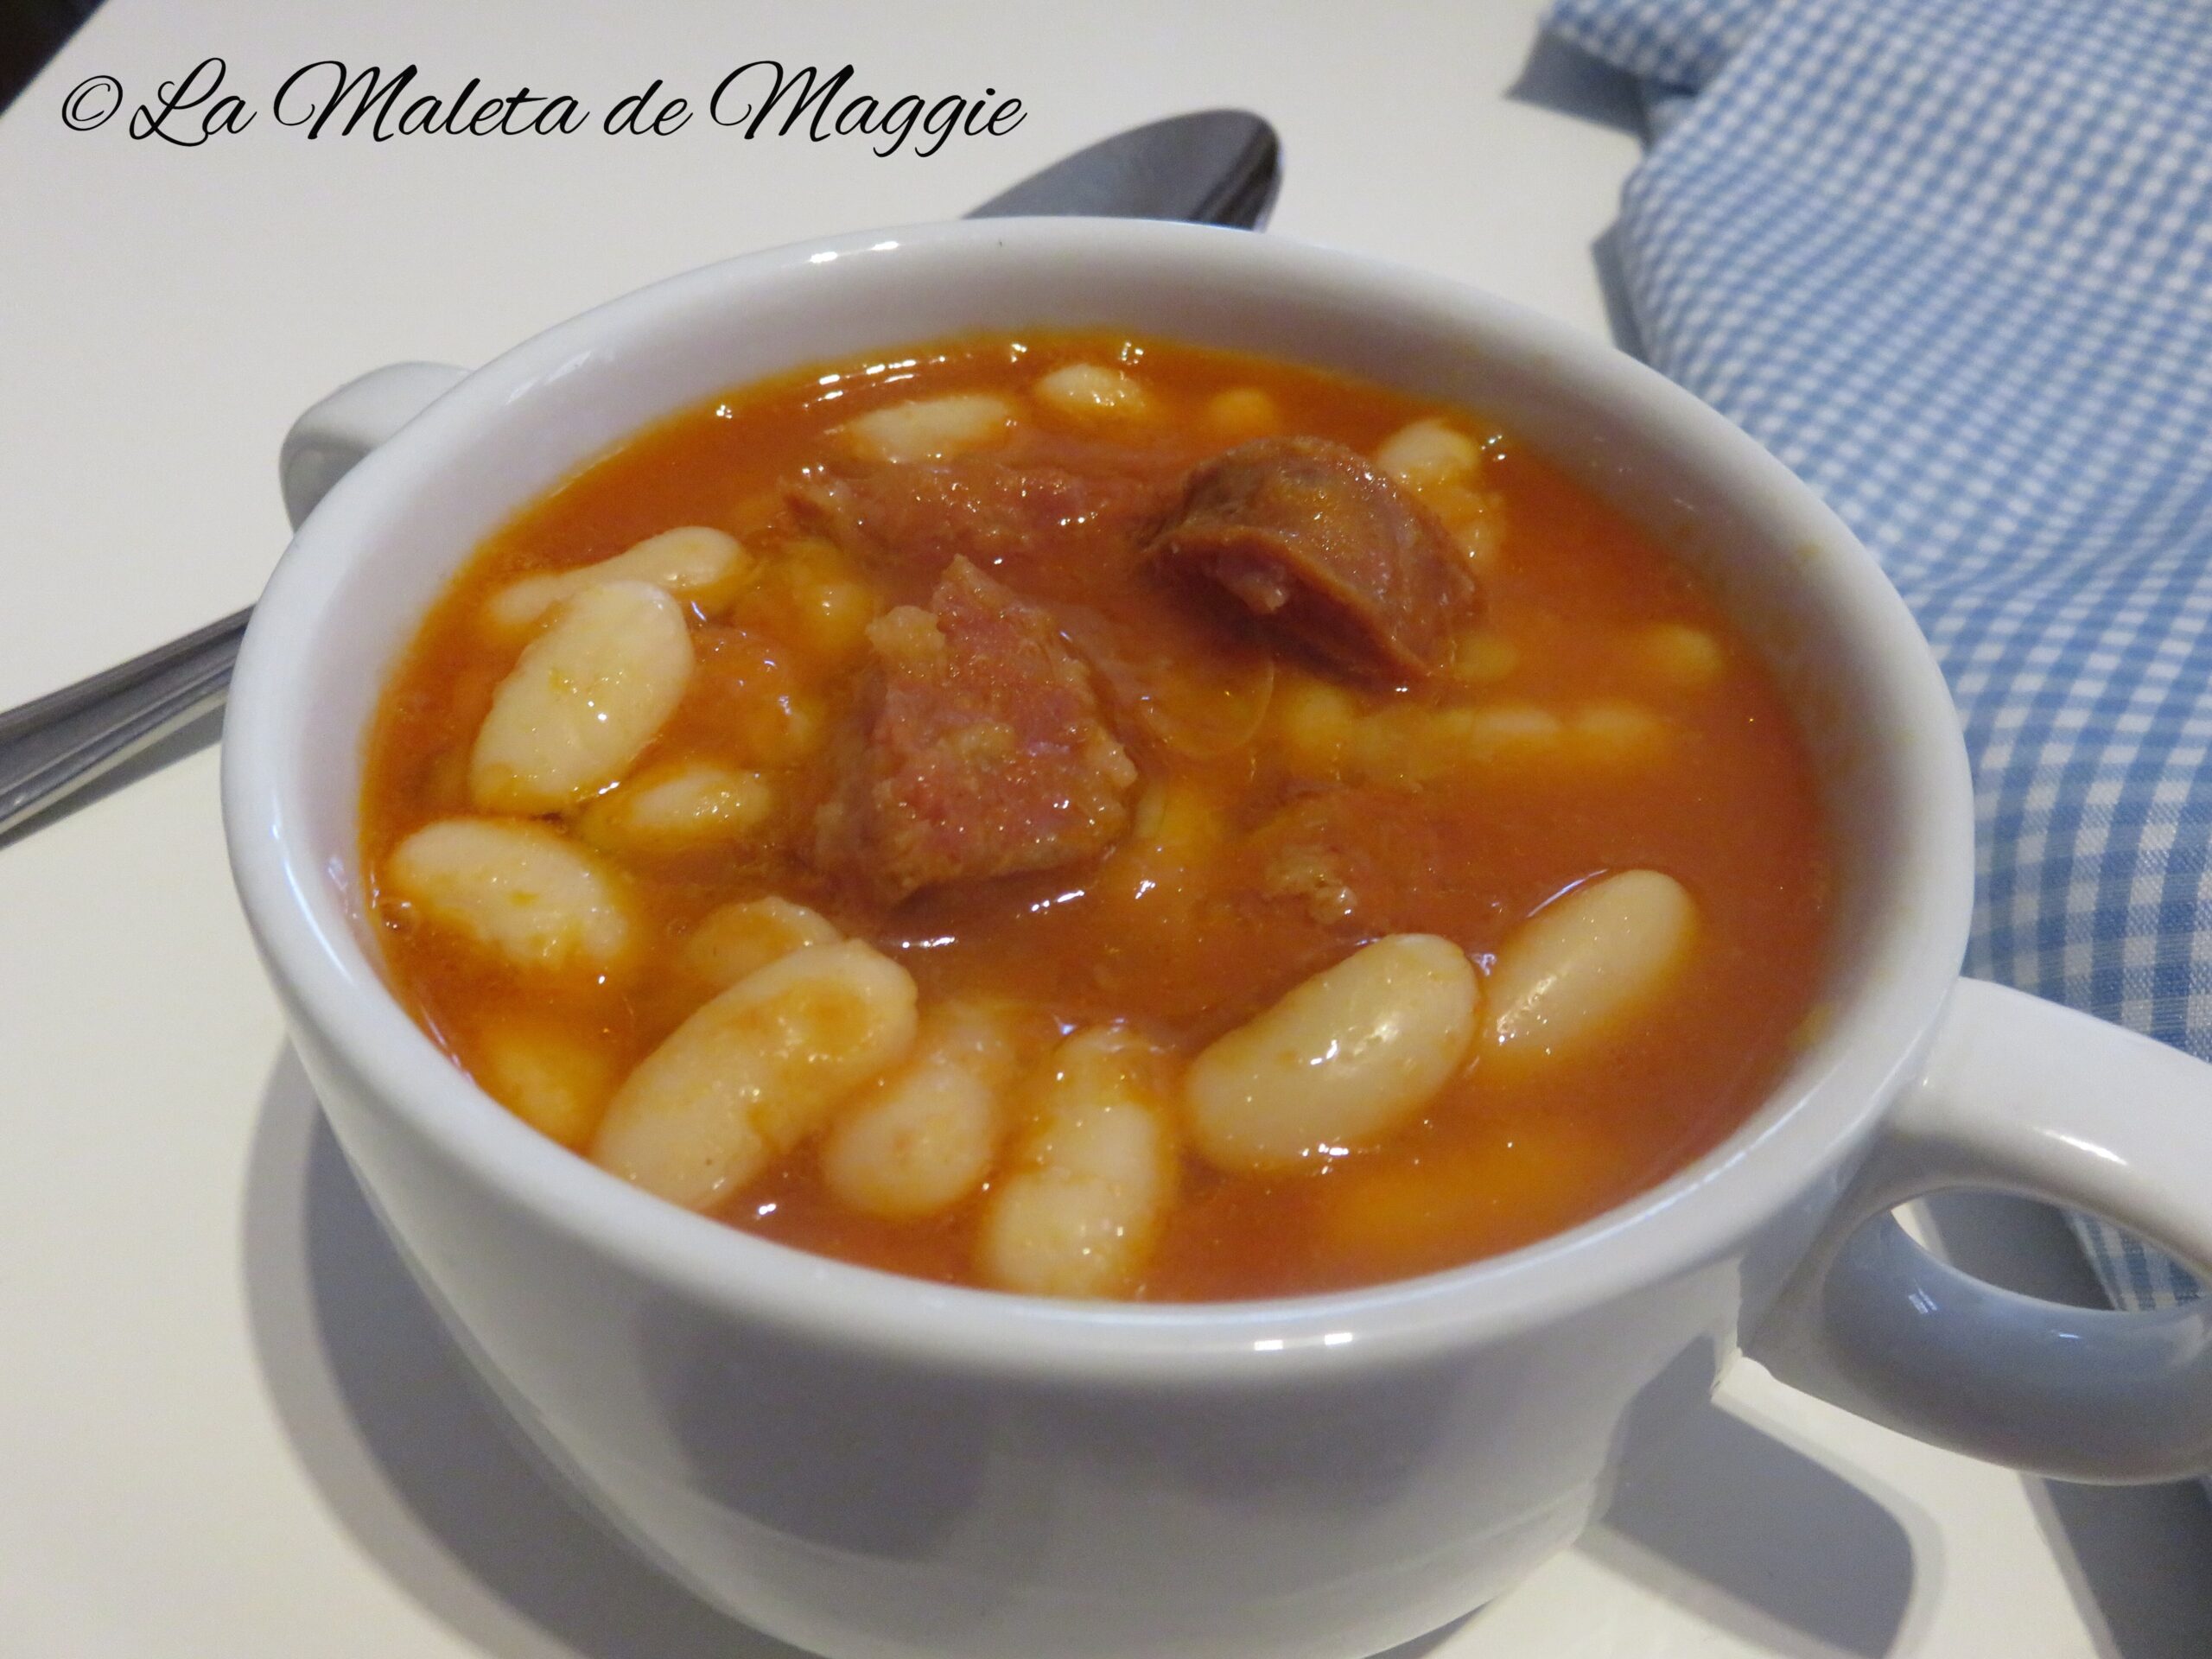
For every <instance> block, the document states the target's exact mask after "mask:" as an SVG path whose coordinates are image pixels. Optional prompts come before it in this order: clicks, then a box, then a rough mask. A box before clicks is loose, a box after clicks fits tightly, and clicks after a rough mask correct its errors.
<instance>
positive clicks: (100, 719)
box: [0, 110, 1282, 836]
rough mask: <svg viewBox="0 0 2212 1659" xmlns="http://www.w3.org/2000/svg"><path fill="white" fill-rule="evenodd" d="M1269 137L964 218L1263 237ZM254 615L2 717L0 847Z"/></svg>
mask: <svg viewBox="0 0 2212 1659" xmlns="http://www.w3.org/2000/svg"><path fill="white" fill-rule="evenodd" d="M1281 154H1282V152H1281V144H1280V143H1278V141H1277V139H1276V137H1275V131H1274V128H1273V127H1271V126H1269V125H1268V123H1267V122H1266V121H1264V120H1262V118H1260V117H1258V116H1256V115H1252V114H1249V113H1247V112H1245V111H1242V110H1205V111H1198V112H1197V113H1195V114H1192V115H1177V116H1170V117H1168V118H1166V119H1164V120H1160V121H1154V122H1149V123H1147V124H1145V125H1143V126H1141V127H1132V128H1131V129H1130V130H1128V131H1127V132H1121V133H1116V134H1115V135H1114V136H1113V137H1110V138H1104V139H1101V140H1100V141H1099V142H1098V143H1095V144H1090V145H1088V146H1086V147H1085V148H1084V149H1079V150H1077V151H1076V152H1075V153H1074V154H1073V155H1071V156H1066V157H1065V158H1064V159H1062V160H1060V161H1058V162H1053V163H1052V165H1051V166H1050V167H1047V168H1044V169H1043V170H1042V171H1041V172H1038V173H1033V174H1032V175H1030V176H1029V177H1027V178H1026V179H1024V180H1022V181H1020V183H1019V184H1016V185H1014V187H1013V188H1011V189H1008V190H1005V191H1002V192H1001V193H1000V194H998V195H995V196H993V197H992V198H991V199H990V200H988V201H987V202H985V203H984V204H983V205H982V207H978V208H976V210H975V211H974V212H973V213H969V215H968V217H969V218H970V219H1005V218H1011V217H1014V216H1015V215H1018V214H1032V213H1050V214H1057V213H1090V214H1097V215H1103V216H1107V217H1111V218H1118V219H1187V220H1190V221H1192V222H1193V223H1196V224H1202V225H1225V226H1234V227H1236V228H1238V229H1242V230H1256V229H1258V228H1259V227H1260V226H1261V225H1262V223H1263V222H1265V220H1266V218H1267V214H1268V209H1269V208H1270V207H1273V206H1274V197H1275V191H1276V188H1277V186H1278V185H1279V184H1280V182H1281ZM251 615H252V612H251V609H248V610H244V611H239V612H238V613H236V614H234V615H231V616H226V617H225V618H224V619H223V620H221V621H219V622H213V623H210V624H209V625H208V626H206V627H204V628H201V629H200V631H199V632H196V633H189V634H187V635H186V636H185V637H184V638H183V639H176V640H172V641H171V642H170V643H169V644H168V645H162V646H159V647H157V648H156V649H155V650H153V651H149V652H147V653H146V654H145V655H143V657H134V658H131V659H130V661H129V662H127V663H121V664H117V665H116V666H115V667H113V668H111V669H108V670H106V671H104V672H102V673H99V674H95V675H93V676H92V677H90V678H89V679H83V680H79V681H78V682H77V683H75V684H74V685H69V686H64V687H63V688H62V689H61V690H59V691H56V692H54V693H52V694H51V695H50V696H43V697H40V698H38V699H36V700H35V701H34V702H26V703H23V704H22V705H21V706H19V707H17V708H15V709H10V710H8V711H7V712H6V713H5V714H0V836H5V835H7V834H8V832H9V831H10V830H12V829H16V828H17V827H19V826H21V825H24V824H27V823H29V822H30V821H31V820H32V819H34V818H35V817H38V816H39V815H41V813H44V812H47V811H48V810H51V809H52V808H53V807H54V805H55V804H57V803H59V802H60V801H62V800H64V799H66V798H68V797H69V796H71V795H73V794H74V793H75V792H76V791H79V790H80V789H82V788H83V787H84V786H85V785H87V784H89V783H91V782H92V781H93V779H97V778H99V777H100V776H101V775H102V774H104V773H105V772H110V771H111V770H113V769H114V768H115V767H117V766H120V765H121V764H122V763H123V762H124V761H125V760H130V758H131V757H133V756H134V755H137V754H141V753H143V752H144V751H146V750H147V749H148V748H149V747H151V746H152V745H154V744H156V743H157V742H159V741H161V740H162V738H164V737H167V736H169V735H170V734H173V733H175V732H177V731H180V730H181V729H182V728H184V727H186V726H188V725H189V724H190V723H191V722H192V721H195V720H197V719H199V718H200V717H201V716H202V715H207V714H209V713H211V712H212V711H213V710H214V709H219V708H221V707H222V705H223V701H224V699H225V698H226V696H228V695H229V693H230V686H231V664H232V662H233V661H235V660H236V658H237V657H238V641H239V639H242V638H243V637H244V636H245V625H246V621H247V619H248V618H249V617H251Z"/></svg>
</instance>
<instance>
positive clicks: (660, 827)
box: [576, 760, 776, 853]
mask: <svg viewBox="0 0 2212 1659" xmlns="http://www.w3.org/2000/svg"><path fill="white" fill-rule="evenodd" d="M775 808H776V791H775V787H774V785H772V784H770V783H769V782H768V780H767V779H765V778H763V777H762V776H761V775H760V773H759V772H739V771H737V770H735V769H734V767H730V766H720V765H717V764H716V763H715V762H714V761H712V760H677V761H673V762H671V763H670V764H668V765H665V766H650V767H648V768H646V769H645V771H644V772H639V774H638V775H637V776H636V777H634V778H632V779H630V780H629V781H628V782H627V783H626V784H624V785H622V787H621V788H620V789H617V790H613V791H609V792H608V793H607V794H605V795H601V797H600V798H598V799H597V800H595V801H593V802H592V803H591V804H589V805H588V806H587V807H585V808H584V810H583V811H582V813H581V814H580V815H578V817H577V820H576V829H577V832H578V833H579V834H581V835H582V836H583V838H584V839H585V840H586V841H588V842H590V843H591V844H592V845H593V846H594V847H602V848H606V849H609V850H611V851H617V852H646V853H652V852H671V851H675V850H677V849H682V848H686V847H698V846H704V845H706V844H708V843H709V842H726V841H735V840H739V839H741V838H742V837H743V836H747V835H748V834H750V833H751V832H752V831H753V830H754V829H759V828H760V825H761V824H762V823H765V822H766V819H767V817H768V815H769V814H770V813H771V812H772V811H774V810H775Z"/></svg>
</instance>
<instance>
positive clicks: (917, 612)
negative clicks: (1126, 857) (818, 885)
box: [816, 557, 1137, 904]
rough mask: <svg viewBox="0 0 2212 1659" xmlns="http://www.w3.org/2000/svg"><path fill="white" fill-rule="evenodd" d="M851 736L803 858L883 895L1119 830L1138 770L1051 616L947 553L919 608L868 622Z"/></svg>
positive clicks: (1075, 851) (1093, 842) (1057, 853)
mask: <svg viewBox="0 0 2212 1659" xmlns="http://www.w3.org/2000/svg"><path fill="white" fill-rule="evenodd" d="M868 639H869V641H870V643H871V644H872V645H874V650H875V655H876V664H877V668H876V679H875V683H874V688H873V690H872V692H871V695H870V701H869V703H868V713H867V717H866V726H865V741H864V742H863V743H862V744H861V747H859V749H858V751H857V753H855V756H854V757H853V759H852V760H851V761H850V762H849V766H848V770H847V772H846V775H845V778H844V779H843V783H842V787H841V788H840V790H839V791H838V792H837V793H836V795H835V796H834V797H833V798H832V799H831V800H830V801H829V804H827V805H826V806H824V807H823V810H822V813H821V815H820V817H819V818H818V820H817V826H816V853H817V857H818V859H819V860H820V861H822V862H823V864H824V865H825V866H827V867H829V868H835V869H842V870H844V871H847V872H849V873H852V874H856V875H858V876H859V877H860V878H861V880H864V881H865V882H866V883H867V884H868V887H871V888H872V889H873V890H874V893H875V894H876V896H877V897H878V898H879V899H881V900H883V901H884V902H886V903H888V904H895V903H897V902H898V901H899V900H900V899H905V898H906V897H907V896H908V895H909V894H912V893H918V892H919V891H921V890H922V889H923V888H925V887H938V886H940V885H942V884H944V883H946V882H953V881H967V880H977V879H980V878H982V877H986V876H994V875H1004V874H1011V873H1013V872H1015V871H1020V870H1043V869H1052V868H1056V867H1058V866H1060V865H1063V864H1068V863H1071V862H1074V861H1077V860H1080V859H1084V858H1087V857H1090V855H1093V854H1096V853H1098V852H1101V851H1103V850H1104V849H1106V848H1107V847H1109V846H1110V845H1112V844H1113V842H1115V841H1116V840H1117V839H1118V838H1119V837H1120V836H1121V835H1122V832H1123V831H1124V830H1125V829H1128V821H1129V814H1128V792H1129V790H1130V788H1131V786H1132V785H1135V782H1136V779H1137V769H1136V767H1135V765H1134V764H1133V763H1132V762H1131V761H1130V760H1129V757H1128V753H1126V752H1125V751H1124V750H1123V749H1122V746H1121V744H1120V743H1119V742H1118V741H1116V739H1115V736H1114V734H1113V733H1112V732H1110V731H1109V730H1108V729H1107V727H1106V724H1105V722H1104V721H1103V720H1102V719H1101V718H1100V715H1099V711H1098V702H1097V699H1096V696H1094V695H1093V693H1092V690H1091V686H1090V671H1088V670H1087V669H1086V668H1085V667H1084V664H1083V663H1082V662H1081V661H1080V660H1079V659H1078V658H1076V657H1075V656H1074V655H1073V654H1072V653H1071V652H1070V651H1069V650H1068V648H1067V647H1066V646H1065V645H1064V644H1063V643H1062V642H1061V640H1060V639H1059V637H1058V634H1057V633H1056V632H1054V630H1053V626H1052V620H1051V619H1050V618H1049V617H1048V616H1047V615H1046V613H1044V612H1043V611H1041V610H1039V608H1038V607H1036V606H1034V605H1032V604H1030V603H1028V602H1027V601H1025V600H1022V599H1020V598H1019V597H1018V596H1016V595H1015V594H1013V593H1010V592H1009V591H1007V588H1004V587H1003V586H1001V584H1000V583H998V582H995V581H993V580H992V579H991V578H990V577H989V576H987V575H984V574H983V573H982V571H981V570H979V569H976V566H975V565H974V564H973V563H969V561H968V560H967V559H966V558H963V557H956V558H955V559H954V560H953V561H952V563H951V564H950V566H949V567H947V569H946V570H945V572H944V576H943V577H942V578H941V579H940V580H939V581H938V584H937V588H936V591H935V592H934V593H933V594H931V598H930V604H929V607H928V608H927V609H923V608H921V607H918V606H911V605H909V606H901V607H899V608H898V609H896V610H893V611H889V612H887V613H885V614H883V615H882V616H880V617H879V618H877V619H876V620H875V621H874V623H872V624H871V625H870V626H869V628H868Z"/></svg>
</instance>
